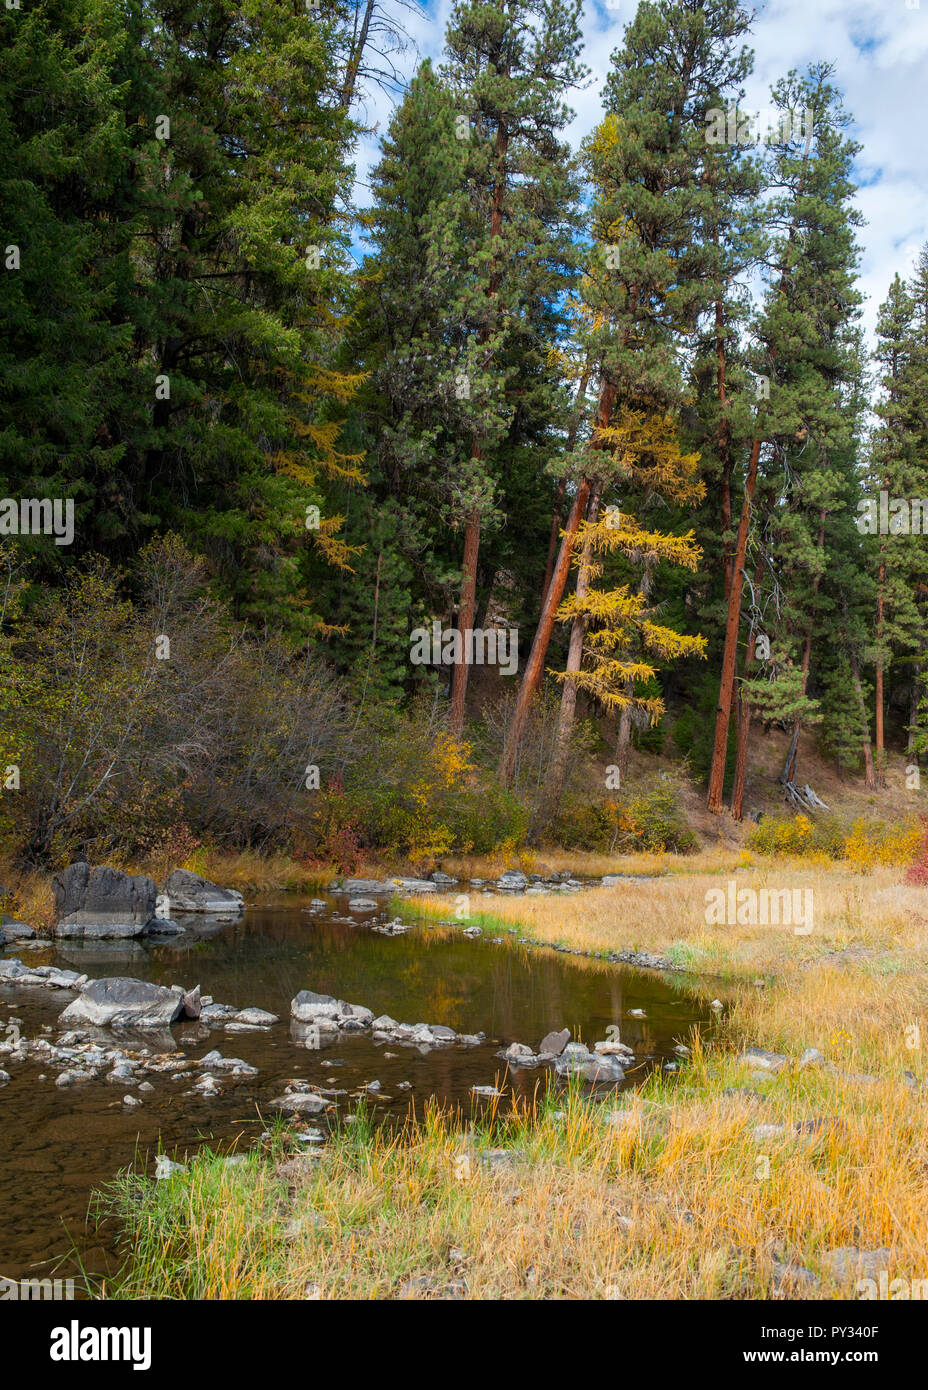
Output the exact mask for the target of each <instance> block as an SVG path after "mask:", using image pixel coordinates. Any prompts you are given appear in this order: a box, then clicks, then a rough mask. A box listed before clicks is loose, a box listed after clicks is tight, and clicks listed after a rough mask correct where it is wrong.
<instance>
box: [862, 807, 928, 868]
mask: <svg viewBox="0 0 928 1390" xmlns="http://www.w3.org/2000/svg"><path fill="white" fill-rule="evenodd" d="M921 839H922V831H921V830H920V829H919V827H918V826H917V825H899V826H889V827H880V830H879V833H875V831H874V827H873V826H868V825H867V824H866V823H865V822H864V821H860V820H857V821H855V822H854V824H853V825H852V826H851V831H850V834H849V835H847V836H846V837H845V840H844V857H845V859H847V860H848V861H849V862H850V863H851V864H853V865H854V866H855V868H858V869H862V870H864V871H865V872H869V871H870V870H871V869H874V868H877V867H880V868H883V867H887V866H892V865H896V864H910V863H911V862H912V860H913V859H914V858H915V855H916V853H917V851H918V847H919V845H920V844H921Z"/></svg>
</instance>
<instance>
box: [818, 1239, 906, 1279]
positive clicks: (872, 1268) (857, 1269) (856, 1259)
mask: <svg viewBox="0 0 928 1390" xmlns="http://www.w3.org/2000/svg"><path fill="white" fill-rule="evenodd" d="M889 1261H890V1253H889V1251H888V1250H887V1249H886V1248H885V1247H883V1248H882V1249H879V1250H860V1249H858V1247H857V1246H856V1245H842V1246H839V1248H838V1249H837V1250H829V1251H827V1252H826V1253H825V1254H824V1255H823V1256H822V1258H821V1265H822V1269H823V1270H824V1271H825V1273H826V1274H830V1275H831V1277H832V1278H833V1279H841V1280H844V1279H850V1278H857V1279H874V1278H876V1276H877V1275H878V1274H879V1272H880V1270H882V1269H888V1268H889Z"/></svg>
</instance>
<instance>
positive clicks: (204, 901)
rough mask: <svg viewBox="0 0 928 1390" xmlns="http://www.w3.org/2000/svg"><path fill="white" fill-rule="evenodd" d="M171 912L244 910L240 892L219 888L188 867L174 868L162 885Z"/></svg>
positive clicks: (236, 911) (237, 911)
mask: <svg viewBox="0 0 928 1390" xmlns="http://www.w3.org/2000/svg"><path fill="white" fill-rule="evenodd" d="M164 891H165V893H166V894H167V898H168V903H169V906H170V910H171V911H172V912H235V913H239V912H242V911H243V910H244V901H243V899H242V895H241V893H237V892H236V891H235V889H233V888H220V887H219V886H218V884H215V883H210V881H209V879H207V878H201V877H200V875H199V874H195V873H191V871H190V870H189V869H174V870H173V871H172V872H171V873H170V874H168V877H167V882H166V883H165V885H164Z"/></svg>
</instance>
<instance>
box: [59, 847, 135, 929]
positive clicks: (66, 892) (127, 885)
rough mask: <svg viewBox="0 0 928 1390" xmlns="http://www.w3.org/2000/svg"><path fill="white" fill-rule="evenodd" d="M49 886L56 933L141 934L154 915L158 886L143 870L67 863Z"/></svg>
mask: <svg viewBox="0 0 928 1390" xmlns="http://www.w3.org/2000/svg"><path fill="white" fill-rule="evenodd" d="M52 888H53V890H54V893H55V906H56V908H57V909H58V926H57V927H56V928H55V935H56V936H59V937H72V938H73V937H77V938H83V939H85V940H86V939H90V940H92V939H94V938H97V937H132V936H141V935H142V933H143V932H144V930H145V928H146V927H147V926H148V923H149V922H150V921H151V919H152V918H153V917H154V915H155V899H156V897H157V890H156V888H155V885H154V882H153V880H152V879H150V878H147V877H146V876H145V875H144V874H124V873H123V872H122V871H121V870H120V869H110V868H108V867H107V866H106V865H101V866H100V867H99V868H96V869H92V868H91V867H90V865H89V864H87V863H79V864H69V865H68V867H67V868H66V869H62V871H61V873H59V874H56V875H55V877H54V878H53V879H52Z"/></svg>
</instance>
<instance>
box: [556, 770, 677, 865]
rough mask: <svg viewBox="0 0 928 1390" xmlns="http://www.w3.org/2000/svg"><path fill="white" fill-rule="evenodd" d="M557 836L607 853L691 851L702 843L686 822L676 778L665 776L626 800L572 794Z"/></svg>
mask: <svg viewBox="0 0 928 1390" xmlns="http://www.w3.org/2000/svg"><path fill="white" fill-rule="evenodd" d="M555 838H556V840H557V842H558V843H559V844H562V845H563V846H564V847H565V848H566V849H572V848H583V849H598V850H604V851H606V852H607V853H615V852H617V851H619V852H622V853H632V852H634V851H639V850H649V851H652V852H655V853H664V852H665V851H666V852H669V853H672V854H691V853H692V852H693V851H694V850H696V849H697V848H698V843H699V842H698V840H697V838H696V836H695V834H694V833H693V831H692V830H691V829H690V828H689V826H688V825H687V823H686V818H685V817H684V815H683V812H682V810H681V809H680V804H679V794H678V791H677V789H676V788H675V787H674V784H673V783H672V782H661V783H659V784H658V785H657V786H655V787H652V788H649V789H646V790H643V791H641V792H638V793H637V794H636V795H634V796H631V797H628V798H626V799H625V800H623V801H618V800H608V801H598V802H592V801H589V800H585V801H584V800H580V799H579V798H576V797H574V798H571V799H569V800H568V801H566V802H565V804H564V808H563V810H562V811H561V814H560V816H559V818H558V820H557V823H556V826H555Z"/></svg>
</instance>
